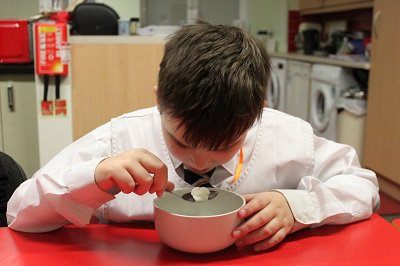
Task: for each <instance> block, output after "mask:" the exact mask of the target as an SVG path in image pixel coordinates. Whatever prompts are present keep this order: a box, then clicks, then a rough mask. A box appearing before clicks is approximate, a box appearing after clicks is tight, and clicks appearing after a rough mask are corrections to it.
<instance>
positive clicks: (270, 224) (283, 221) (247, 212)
mask: <svg viewBox="0 0 400 266" xmlns="http://www.w3.org/2000/svg"><path fill="white" fill-rule="evenodd" d="M244 198H245V199H246V202H247V203H246V205H245V206H243V207H242V209H241V210H240V211H239V212H238V215H239V216H240V217H241V218H245V219H247V220H246V221H245V222H243V223H242V224H241V225H240V226H238V227H237V228H236V229H234V231H233V236H234V237H235V238H236V239H237V241H236V245H237V246H238V247H242V246H246V245H251V244H254V250H255V251H263V250H266V249H268V248H271V247H273V246H275V245H276V244H278V243H279V242H281V241H282V240H283V239H284V238H285V236H286V235H287V234H288V233H290V231H291V230H292V227H293V225H294V221H295V220H294V218H293V214H292V212H291V210H290V207H289V204H288V203H287V201H286V198H285V197H284V196H283V195H282V194H281V193H279V192H276V191H270V192H262V193H256V194H248V195H244Z"/></svg>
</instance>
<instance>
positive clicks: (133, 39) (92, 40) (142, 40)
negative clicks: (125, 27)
mask: <svg viewBox="0 0 400 266" xmlns="http://www.w3.org/2000/svg"><path fill="white" fill-rule="evenodd" d="M70 40H71V43H72V44H78V43H79V44H148V43H165V37H162V36H119V35H107V36H82V35H75V36H71V37H70Z"/></svg>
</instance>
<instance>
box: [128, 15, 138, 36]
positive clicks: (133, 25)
mask: <svg viewBox="0 0 400 266" xmlns="http://www.w3.org/2000/svg"><path fill="white" fill-rule="evenodd" d="M138 25H139V18H131V19H130V20H129V33H130V35H138V31H137V30H138Z"/></svg>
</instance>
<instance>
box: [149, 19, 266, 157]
mask: <svg viewBox="0 0 400 266" xmlns="http://www.w3.org/2000/svg"><path fill="white" fill-rule="evenodd" d="M269 75H270V63H269V57H268V55H267V52H266V51H265V48H264V46H263V45H262V43H261V42H260V41H259V40H258V39H256V38H254V37H252V36H250V35H249V34H248V33H246V32H244V31H243V30H241V29H239V28H237V27H233V26H227V25H211V24H209V23H207V22H203V21H199V22H197V23H196V24H191V25H185V26H183V27H182V29H180V30H179V31H177V32H176V33H175V34H173V35H172V36H171V37H170V39H169V40H168V41H167V43H166V45H165V51H164V57H163V59H162V62H161V64H160V72H159V76H158V93H157V99H158V104H159V108H160V112H161V113H165V114H168V115H170V116H171V117H173V118H175V119H178V120H179V121H180V125H179V126H184V127H185V133H184V135H183V137H184V139H185V141H186V143H188V144H190V145H192V146H193V147H202V148H206V149H209V150H215V149H217V148H221V147H226V146H229V144H230V143H232V142H233V141H235V140H236V139H237V138H238V137H240V136H241V135H242V134H243V133H245V132H246V131H247V130H248V129H249V128H250V127H251V126H252V125H253V124H254V122H255V121H256V120H257V119H259V118H260V117H261V115H262V108H263V105H264V101H265V98H266V95H265V92H266V87H267V83H268V79H269Z"/></svg>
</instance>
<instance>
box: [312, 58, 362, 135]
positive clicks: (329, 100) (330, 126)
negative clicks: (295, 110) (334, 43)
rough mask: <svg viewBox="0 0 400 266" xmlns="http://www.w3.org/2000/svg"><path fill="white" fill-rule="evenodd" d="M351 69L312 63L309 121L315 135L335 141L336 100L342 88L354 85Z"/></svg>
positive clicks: (355, 82)
mask: <svg viewBox="0 0 400 266" xmlns="http://www.w3.org/2000/svg"><path fill="white" fill-rule="evenodd" d="M356 86H357V81H356V80H355V79H354V77H353V75H352V73H351V70H349V69H345V68H342V67H338V66H330V65H321V64H314V65H313V66H312V68H311V99H310V123H311V126H312V127H313V128H314V132H315V134H316V135H318V136H321V137H324V138H327V139H330V140H333V141H336V140H337V139H336V120H337V114H338V109H337V107H336V103H337V100H338V98H339V96H340V94H341V92H342V91H343V90H347V89H348V88H351V87H356Z"/></svg>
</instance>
